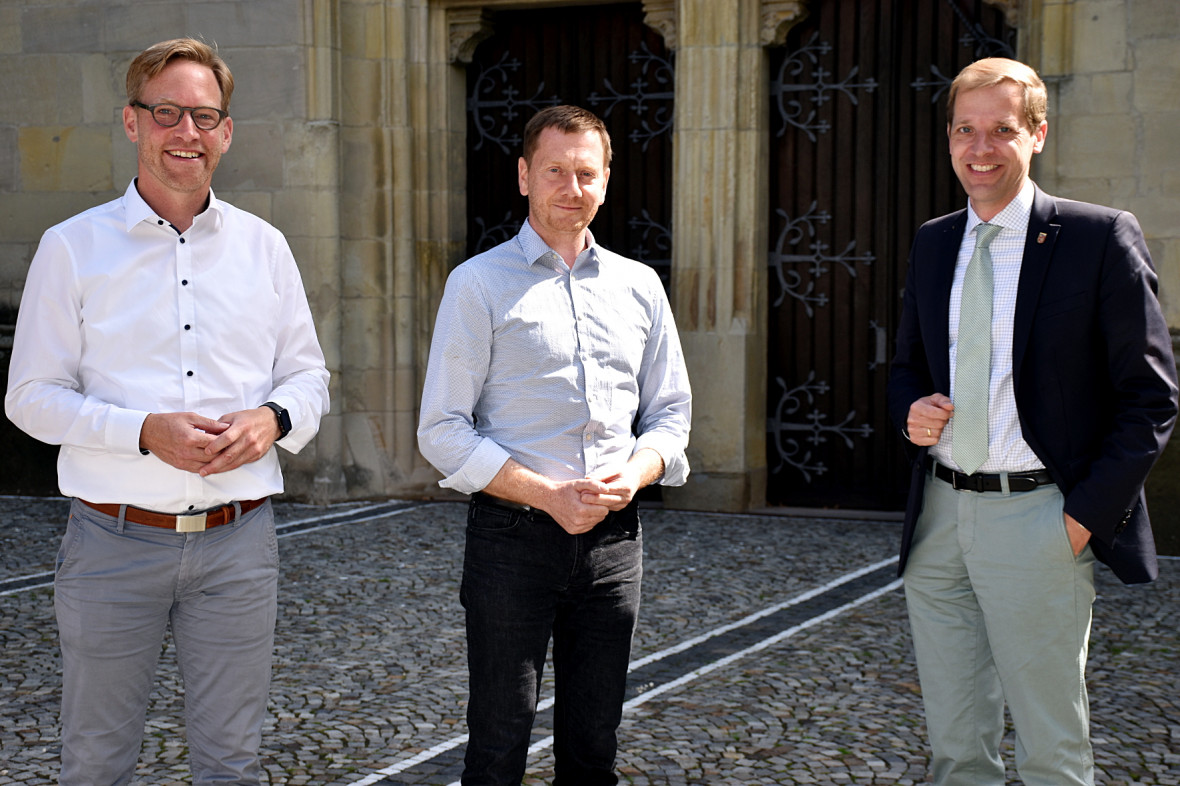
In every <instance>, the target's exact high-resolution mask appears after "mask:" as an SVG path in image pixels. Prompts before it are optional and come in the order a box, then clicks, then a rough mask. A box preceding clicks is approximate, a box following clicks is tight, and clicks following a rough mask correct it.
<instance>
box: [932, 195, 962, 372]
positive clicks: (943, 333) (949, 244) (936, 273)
mask: <svg viewBox="0 0 1180 786" xmlns="http://www.w3.org/2000/svg"><path fill="white" fill-rule="evenodd" d="M966 226H967V211H966V210H961V211H959V212H958V213H955V214H953V215H952V216H951V220H950V221H948V222H947V224H946V225H945V226H944V227H943V228H942V233H941V234H940V235H939V236H938V237H937V238H936V240H935V242H936V243H937V245H936V247H935V248H934V256H933V259H934V265H933V267H934V270H933V271H931V275H930V286H931V289H932V297H929V298H925V299H924V300H923V301H921V302H923V303H925V304H928V308H929V309H930V310H929V312H928V316H930V317H931V319H930V320H927V324H928V325H929V326H930V335H929V336H928V337H926V339H925V340H926V341H927V344H926V346H927V347H931V348H937V350H927V352H928V356H929V363H930V376H931V378H932V379H933V382H934V389H935V390H942V391H946V390H949V389H950V384H951V357H950V342H949V341H947V336H949V335H950V323H951V286H952V285H953V284H954V281H955V264H956V262H957V261H958V258H959V247H960V246H961V245H962V244H963V230H964V229H965V228H966Z"/></svg>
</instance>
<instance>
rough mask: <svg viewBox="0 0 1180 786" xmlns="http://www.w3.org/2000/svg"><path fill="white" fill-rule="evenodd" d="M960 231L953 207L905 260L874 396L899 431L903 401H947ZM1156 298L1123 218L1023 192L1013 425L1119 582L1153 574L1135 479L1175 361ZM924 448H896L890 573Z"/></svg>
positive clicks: (1159, 434) (1161, 425)
mask: <svg viewBox="0 0 1180 786" xmlns="http://www.w3.org/2000/svg"><path fill="white" fill-rule="evenodd" d="M966 224H967V211H966V209H964V210H960V211H958V212H956V213H951V214H950V215H946V216H943V217H941V218H936V219H934V220H932V221H929V222H927V223H926V224H924V225H923V226H922V227H921V228H920V229H919V230H918V234H917V236H916V237H915V239H914V245H913V248H912V250H911V251H910V259H909V272H908V273H907V276H906V285H905V295H904V301H903V306H902V317H901V324H900V326H899V328H898V331H897V347H896V353H895V356H894V359H893V362H892V366H891V369H890V375H889V386H888V399H889V413H890V416H891V417H892V419H893V422H894V423H895V424H896V425H897V426H898V428H901V429H904V428H905V423H906V417H907V415H908V413H909V408H910V405H911V404H912V403H913V402H914V401H916V400H917V399H919V398H921V397H923V396H928V395H930V394H932V393H944V394H946V393H949V392H950V358H949V346H948V345H949V340H948V338H947V336H948V319H949V312H950V291H951V282H952V280H953V278H954V271H955V261H956V259H957V257H958V253H959V246H960V244H961V243H962V240H963V232H964V230H965V229H966ZM1156 293H1157V281H1156V273H1155V269H1154V267H1153V266H1152V262H1151V256H1150V255H1149V254H1148V251H1147V244H1146V242H1145V241H1144V239H1143V232H1142V231H1141V230H1140V228H1139V223H1138V222H1137V221H1136V220H1135V217H1134V216H1133V215H1131V214H1130V213H1126V212H1122V211H1118V210H1114V209H1111V208H1107V207H1101V206H1099V205H1091V204H1087V203H1084V202H1074V201H1071V200H1066V199H1058V198H1056V197H1053V196H1050V195H1048V194H1046V193H1045V192H1043V191H1041V189H1040V188H1037V189H1036V195H1035V197H1034V199H1033V206H1032V214H1031V216H1030V218H1029V223H1028V235H1027V237H1026V238H1025V243H1024V257H1023V260H1022V262H1021V268H1020V283H1019V285H1018V289H1017V295H1016V315H1015V326H1014V336H1013V339H1012V373H1013V383H1014V387H1015V393H1016V408H1017V411H1018V414H1019V417H1020V427H1021V430H1022V432H1023V435H1024V439H1025V441H1026V442H1027V443H1028V445H1029V447H1031V448H1032V449H1033V451H1034V452H1035V453H1036V454H1037V456H1038V457H1039V458H1040V459H1041V461H1043V462H1044V464H1045V468H1046V469H1047V470H1048V471H1049V474H1050V475H1051V476H1052V478H1053V480H1054V482H1055V483H1056V484H1057V485H1058V487H1059V488H1060V489H1061V492H1062V493H1063V494H1064V496H1065V512H1066V513H1068V514H1070V515H1071V516H1073V517H1074V518H1076V519H1077V520H1078V521H1079V522H1081V524H1082V526H1084V527H1085V528H1086V529H1088V530H1090V532H1091V533H1092V538H1091V540H1090V545H1091V548H1092V549H1093V552H1094V556H1095V557H1096V558H1097V559H1098V560H1100V561H1102V562H1104V563H1106V564H1107V565H1109V566H1110V567H1111V569H1112V570H1113V571H1114V573H1115V575H1117V576H1118V577H1119V578H1120V579H1122V580H1123V581H1124V582H1126V583H1128V584H1131V583H1137V582H1146V581H1151V580H1152V579H1154V578H1155V577H1156V576H1157V575H1158V572H1159V569H1158V565H1157V563H1156V554H1155V540H1154V538H1153V537H1152V534H1151V524H1150V522H1149V520H1148V517H1147V505H1146V502H1145V500H1144V494H1143V483H1144V480H1145V479H1146V478H1147V473H1148V471H1149V470H1150V469H1151V466H1152V464H1154V463H1155V460H1156V459H1157V458H1158V457H1159V454H1160V452H1161V451H1162V450H1163V447H1164V444H1165V443H1166V442H1167V439H1168V435H1169V434H1170V433H1171V431H1172V426H1173V424H1174V423H1175V419H1176V396H1177V388H1176V362H1175V359H1174V357H1173V355H1172V341H1171V336H1170V335H1169V333H1168V326H1167V323H1166V322H1165V321H1164V317H1163V314H1162V312H1161V310H1160V306H1159V300H1158V298H1157V294H1156ZM908 444H909V443H907V445H908ZM927 452H928V450H927V449H926V448H920V449H919V448H913V447H911V449H910V450H909V453H910V458H911V459H912V461H913V473H912V477H911V483H910V493H909V501H908V504H907V506H906V517H905V525H904V529H903V531H902V543H901V561H900V563H899V566H898V573H899V575H900V574H901V573H902V572H904V570H905V565H906V558H907V556H908V554H909V549H910V543H911V541H912V539H913V534H914V525H915V522H916V521H917V518H918V513H919V512H920V511H921V509H922V494H923V490H924V488H925V480H926V473H925V471H924V463H925V458H926V454H927ZM1019 547H1020V546H1019V544H1013V548H1019Z"/></svg>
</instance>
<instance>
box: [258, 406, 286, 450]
mask: <svg viewBox="0 0 1180 786" xmlns="http://www.w3.org/2000/svg"><path fill="white" fill-rule="evenodd" d="M262 406H264V407H266V408H268V409H270V410H271V411H272V412H274V413H275V417H276V418H278V419H279V439H282V438H283V437H285V436H287V435H288V434H290V433H291V416H290V415H289V414H287V410H285V409H283V408H282V407H280V406H279V405H278V404H276V403H274V402H273V401H268V402H266V403H265V404H263V405H262ZM275 442H278V439H276V440H275Z"/></svg>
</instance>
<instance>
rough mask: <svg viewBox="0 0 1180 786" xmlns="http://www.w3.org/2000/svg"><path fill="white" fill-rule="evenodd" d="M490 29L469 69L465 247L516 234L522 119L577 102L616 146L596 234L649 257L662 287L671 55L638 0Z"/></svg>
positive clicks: (667, 250) (667, 253)
mask: <svg viewBox="0 0 1180 786" xmlns="http://www.w3.org/2000/svg"><path fill="white" fill-rule="evenodd" d="M493 25H494V28H495V31H496V32H495V34H494V35H493V36H492V37H491V38H489V39H488V40H486V41H484V42H483V43H481V44H480V46H479V47H478V48H477V49H476V52H475V56H474V58H473V60H472V63H471V65H470V66H469V67H468V71H467V75H468V76H467V87H468V90H467V96H468V98H467V217H468V242H467V250H468V253H469V254H474V253H477V252H479V251H484V250H486V249H488V248H491V247H493V246H495V245H496V244H497V243H500V242H503V241H504V240H506V239H508V238H511V237H513V236H514V235H515V234H516V233H517V232H518V231H519V229H520V225H521V223H522V222H523V221H524V219H525V217H526V216H527V215H528V203H527V201H526V199H525V198H524V197H522V196H521V195H520V191H519V189H518V187H517V182H516V176H517V175H516V173H517V160H518V159H519V157H520V154H521V139H522V136H523V133H524V126H525V123H527V122H528V120H529V118H530V117H532V116H533V115H534V114H536V112H537V111H539V110H541V109H543V108H544V107H546V106H551V105H554V104H559V103H563V104H574V105H576V106H581V107H583V108H585V109H589V110H590V111H592V112H594V113H595V114H597V115H598V116H599V117H601V118H602V119H603V121H604V122H605V123H606V127H607V131H608V132H609V133H610V135H611V147H612V149H613V151H614V160H613V162H612V164H611V178H610V183H609V185H608V188H607V195H606V203H605V204H604V205H603V206H602V208H601V209H600V210H599V211H598V216H597V217H596V218H595V219H594V223H593V224H592V225H591V227H590V229H591V231H592V232H593V233H594V236H595V239H596V240H597V241H598V242H599V243H601V244H602V245H604V246H605V247H607V248H609V249H611V250H612V251H615V252H617V253H620V254H623V255H624V256H629V257H631V258H633V259H639V260H640V261H643V262H646V263H647V264H649V265H652V266H653V267H655V268H656V269H657V270H658V271H659V272H660V273H661V277H662V278H663V279H664V282H665V286H667V280H668V265H669V263H670V260H671V256H672V249H671V243H670V241H671V237H670V233H669V230H670V225H671V218H672V196H671V180H672V91H673V82H672V61H671V55H670V54H669V52H668V51H667V48H666V47H665V46H664V40H663V38H661V37H660V35H659V34H658V33H656V32H655V31H654V30H652V29H651V28H648V27H646V26H645V25H644V24H643V6H642V4H640V3H620V4H617V5H596V6H586V7H559V8H547V9H546V8H541V9H531V10H528V11H514V12H502V13H498V14H496V15H495V16H494V17H493Z"/></svg>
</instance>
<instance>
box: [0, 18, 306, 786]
mask: <svg viewBox="0 0 1180 786" xmlns="http://www.w3.org/2000/svg"><path fill="white" fill-rule="evenodd" d="M233 84H234V83H233V76H232V75H231V74H230V71H229V68H228V67H227V66H226V64H225V63H224V62H223V61H222V60H221V58H220V57H219V56H218V55H217V53H216V52H214V51H213V50H212V49H211V48H210V47H209V46H207V45H206V44H204V43H202V42H200V41H194V40H191V39H178V40H174V41H165V42H162V43H159V44H156V45H154V46H152V47H149V48H148V49H147V50H145V51H144V52H143V53H141V54H140V55H139V56H138V57H136V58H135V60H134V61H133V62H132V63H131V66H130V68H129V69H128V72H127V97H128V105H127V106H126V107H124V108H123V128H124V131H125V132H126V134H127V137H128V139H130V140H131V141H132V142H134V143H135V144H136V146H137V147H138V176H137V177H136V178H135V180H134V181H133V182H132V183H131V185H130V186H129V187H128V188H127V191H126V192H125V193H124V195H123V196H122V197H121V198H119V199H116V200H114V201H112V202H109V203H107V204H105V205H101V206H99V207H95V208H93V209H91V210H88V211H86V212H84V213H82V214H80V215H77V216H74V217H73V218H71V219H68V220H66V221H64V222H62V223H61V224H58V225H57V226H55V227H52V228H51V229H49V230H48V231H47V232H46V233H45V235H44V237H43V238H42V240H41V244H40V246H39V247H38V249H37V253H36V255H35V257H34V258H33V262H32V265H31V267H30V269H29V275H28V279H27V282H26V285H25V290H24V295H23V299H22V302H21V309H20V314H19V317H18V320H17V328H16V339H15V344H14V347H13V352H12V362H11V368H10V373H9V388H8V396H7V398H6V400H5V405H6V410H7V413H8V416H9V417H10V418H12V420H13V422H14V423H16V424H17V425H18V426H19V427H20V428H22V429H23V430H25V431H26V432H28V433H29V434H31V435H32V436H34V437H36V438H38V439H40V440H43V441H45V442H49V443H51V444H60V445H61V453H60V457H59V459H58V483H59V486H60V488H61V491H62V493H63V494H65V495H66V496H69V497H72V498H73V503H72V505H71V510H70V518H69V523H68V525H67V528H66V533H65V536H64V538H63V541H62V545H61V550H60V551H59V553H58V558H57V575H56V580H55V594H54V606H55V609H56V612H57V621H58V628H59V634H60V638H61V650H62V682H63V690H62V754H61V758H62V771H61V778H60V781H59V782H60V783H61V784H64V785H65V786H74V785H76V784H103V785H104V786H107V785H108V784H125V783H129V782H130V780H131V778H132V776H133V774H134V771H135V765H136V760H137V759H138V756H139V748H140V744H141V741H142V738H143V729H144V719H145V715H146V711H147V706H148V697H149V694H150V693H151V689H152V683H153V678H154V673H155V669H156V662H157V660H158V658H159V655H160V651H161V648H162V643H163V639H164V634H165V630H166V629H168V628H169V626H170V627H171V631H172V639H173V643H174V645H175V648H176V654H177V660H178V662H179V666H180V673H181V677H182V679H183V682H184V696H185V698H184V701H185V727H186V732H187V737H188V744H189V750H190V754H191V766H192V782H193V783H194V784H208V783H214V782H216V783H235V784H256V783H258V782H259V774H260V766H259V761H258V749H259V746H260V742H261V731H262V722H263V718H264V716H265V714H266V700H267V691H268V686H269V680H270V663H271V649H272V644H273V639H274V623H275V614H276V607H277V602H276V589H277V580H278V549H277V543H276V540H275V529H274V517H273V513H272V511H271V506H270V503H269V501H268V499H269V497H270V495H272V494H276V493H279V492H281V491H282V490H283V481H282V475H281V473H280V470H279V463H278V457H277V454H276V451H275V450H274V448H273V446H274V445H276V444H278V445H280V446H282V447H283V448H285V449H287V450H290V451H292V452H295V451H298V450H299V449H301V448H302V447H303V446H304V445H306V444H307V443H308V441H310V440H311V438H312V437H313V436H314V435H315V433H316V431H317V430H318V428H319V422H320V418H321V417H322V416H323V414H324V413H325V412H326V411H327V409H328V389H327V384H328V372H327V370H326V368H325V365H324V356H323V353H322V352H321V351H320V347H319V343H318V341H317V339H316V334H315V328H314V326H313V324H312V319H311V311H310V309H309V308H308V304H307V298H306V295H305V294H304V291H303V284H302V282H301V280H300V276H299V271H298V269H297V268H296V266H295V260H294V259H293V257H292V255H291V251H290V249H289V248H288V246H287V243H286V241H285V240H284V238H283V236H282V234H280V233H279V231H278V230H276V229H275V228H274V227H272V226H270V225H269V224H267V223H266V222H264V221H262V220H260V219H258V218H256V217H254V216H252V215H250V214H248V213H245V212H243V211H241V210H238V209H236V208H234V207H233V206H231V205H228V204H226V203H225V202H222V201H220V200H218V199H217V198H216V197H215V196H214V195H213V193H212V190H211V188H210V183H211V180H212V177H213V172H214V171H215V170H216V169H217V164H218V162H219V161H220V159H221V155H222V154H223V153H225V152H226V151H227V150H228V149H229V146H230V141H231V138H232V135H233V120H232V119H230V117H229V114H228V109H229V102H230V96H231V94H232V92H233Z"/></svg>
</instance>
